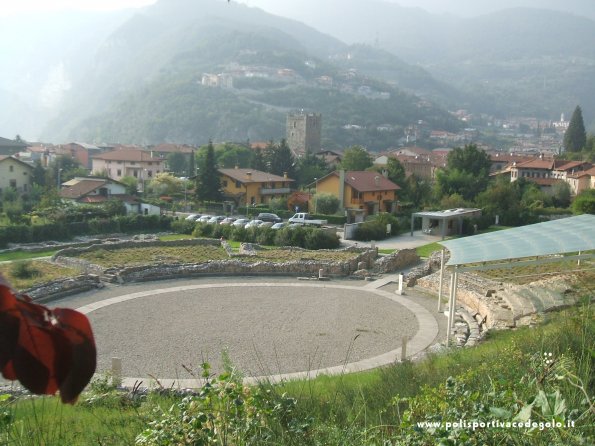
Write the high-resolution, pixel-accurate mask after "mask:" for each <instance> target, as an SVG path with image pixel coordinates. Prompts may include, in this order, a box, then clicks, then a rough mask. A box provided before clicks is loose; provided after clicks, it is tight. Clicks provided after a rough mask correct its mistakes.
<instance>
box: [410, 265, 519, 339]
mask: <svg viewBox="0 0 595 446" xmlns="http://www.w3.org/2000/svg"><path fill="white" fill-rule="evenodd" d="M449 284H450V275H448V274H445V275H444V280H443V284H442V286H443V288H442V294H443V296H445V297H448V295H449V292H448V289H449ZM417 285H418V286H420V287H423V288H425V289H428V290H430V291H432V292H434V293H436V294H438V290H439V288H440V272H439V271H438V272H435V273H433V274H430V275H428V276H426V277H423V278H420V279H418V280H417ZM499 287H501V285H500V284H499V283H498V282H494V281H493V280H490V279H485V278H482V277H479V276H477V275H475V274H471V273H462V274H459V280H458V287H457V302H458V303H462V304H463V305H465V307H467V308H468V309H469V311H470V313H471V314H472V316H475V315H478V314H479V319H482V320H485V326H486V328H510V327H514V326H515V323H514V318H513V313H512V311H511V310H510V309H506V308H503V307H502V306H501V305H499V304H498V302H495V301H492V299H491V295H492V293H493V290H494V289H497V288H499Z"/></svg>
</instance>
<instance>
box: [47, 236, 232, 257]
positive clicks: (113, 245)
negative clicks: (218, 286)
mask: <svg viewBox="0 0 595 446" xmlns="http://www.w3.org/2000/svg"><path fill="white" fill-rule="evenodd" d="M220 245H221V242H220V241H219V240H215V239H202V238H197V239H183V240H169V241H161V240H154V239H149V240H146V239H138V240H126V241H121V240H117V241H104V242H102V243H96V244H93V245H90V246H86V247H80V248H66V249H61V250H60V251H58V252H57V253H56V254H54V255H53V257H52V260H54V261H55V260H56V259H57V258H59V257H73V256H74V257H76V256H77V255H79V254H81V253H84V252H91V251H97V250H99V249H105V248H110V249H125V248H138V247H140V246H143V247H145V246H147V247H151V246H220Z"/></svg>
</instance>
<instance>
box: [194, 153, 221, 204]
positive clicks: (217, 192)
mask: <svg viewBox="0 0 595 446" xmlns="http://www.w3.org/2000/svg"><path fill="white" fill-rule="evenodd" d="M196 199H197V200H198V201H201V202H204V201H221V199H222V195H221V182H220V179H219V171H218V170H217V163H216V162H215V148H214V147H213V142H212V141H209V145H208V146H207V153H206V156H205V158H204V161H203V162H202V163H201V166H200V168H199V172H198V175H197V177H196Z"/></svg>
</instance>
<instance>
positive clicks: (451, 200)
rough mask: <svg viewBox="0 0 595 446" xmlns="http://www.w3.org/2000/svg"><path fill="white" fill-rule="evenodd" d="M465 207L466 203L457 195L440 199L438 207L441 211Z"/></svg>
mask: <svg viewBox="0 0 595 446" xmlns="http://www.w3.org/2000/svg"><path fill="white" fill-rule="evenodd" d="M467 206H468V203H467V202H466V201H465V199H464V198H463V197H462V196H461V195H459V194H452V195H449V196H444V197H442V200H440V207H441V208H442V209H454V208H465V207H467Z"/></svg>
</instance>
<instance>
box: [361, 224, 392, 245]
mask: <svg viewBox="0 0 595 446" xmlns="http://www.w3.org/2000/svg"><path fill="white" fill-rule="evenodd" d="M354 238H355V240H359V241H362V242H369V241H370V240H383V239H385V238H386V225H383V224H381V223H379V222H377V221H367V222H365V223H362V224H360V225H358V226H357V229H356V230H355V234H354Z"/></svg>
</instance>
